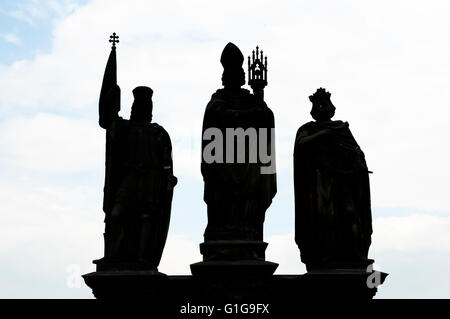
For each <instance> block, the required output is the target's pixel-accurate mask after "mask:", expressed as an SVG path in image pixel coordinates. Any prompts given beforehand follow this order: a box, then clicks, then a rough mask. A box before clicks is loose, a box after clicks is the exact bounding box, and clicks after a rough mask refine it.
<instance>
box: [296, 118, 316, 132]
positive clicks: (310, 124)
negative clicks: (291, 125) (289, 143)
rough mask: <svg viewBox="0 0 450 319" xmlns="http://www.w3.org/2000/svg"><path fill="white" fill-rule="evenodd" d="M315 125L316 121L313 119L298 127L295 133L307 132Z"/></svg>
mask: <svg viewBox="0 0 450 319" xmlns="http://www.w3.org/2000/svg"><path fill="white" fill-rule="evenodd" d="M315 127H316V122H314V121H310V122H307V123H305V124H303V125H302V126H300V127H299V128H298V130H297V135H299V134H300V133H305V132H309V131H311V130H313V129H314V128H315Z"/></svg>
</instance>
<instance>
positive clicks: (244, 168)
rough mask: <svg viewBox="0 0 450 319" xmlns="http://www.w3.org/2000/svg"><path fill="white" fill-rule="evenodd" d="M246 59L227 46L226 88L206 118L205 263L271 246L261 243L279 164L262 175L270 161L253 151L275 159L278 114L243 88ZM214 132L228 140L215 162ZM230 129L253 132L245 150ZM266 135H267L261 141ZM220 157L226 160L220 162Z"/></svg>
mask: <svg viewBox="0 0 450 319" xmlns="http://www.w3.org/2000/svg"><path fill="white" fill-rule="evenodd" d="M243 61H244V57H243V55H242V53H241V51H240V50H239V49H238V48H237V47H236V46H235V45H234V44H232V43H228V44H227V45H226V47H225V48H224V50H223V52H222V55H221V59H220V62H221V63H222V65H223V68H224V70H223V75H222V83H223V86H224V88H222V89H219V90H217V91H216V92H215V93H214V94H213V95H212V97H211V101H210V102H209V103H208V105H207V106H206V110H205V114H204V119H203V130H202V136H203V140H202V151H203V155H204V156H203V157H202V164H201V172H202V175H203V179H204V183H205V184H204V201H205V202H206V204H207V210H208V225H207V227H206V230H205V233H204V238H205V242H204V244H202V245H201V252H202V254H203V260H204V261H209V260H243V259H259V260H264V258H265V257H264V251H265V248H266V246H267V244H266V243H263V242H262V240H263V223H264V218H265V212H266V210H267V208H268V207H269V205H270V204H271V202H272V198H273V197H274V196H275V193H276V174H275V169H274V164H275V163H274V162H273V163H269V164H270V165H273V171H270V172H269V173H267V174H264V173H261V171H262V170H261V169H262V168H264V167H266V166H267V165H268V163H267V162H263V161H261V160H260V159H257V160H255V157H252V156H253V155H254V153H253V155H252V152H256V145H258V149H259V151H260V152H262V151H264V152H265V153H266V154H269V155H272V157H274V151H273V147H272V146H273V143H274V141H272V136H271V132H272V131H273V129H274V116H273V113H272V111H271V110H270V109H269V108H268V106H267V105H266V103H265V102H264V100H263V96H262V94H259V95H254V94H252V93H250V92H249V91H248V90H246V89H242V88H241V87H242V86H243V85H244V84H245V73H244V70H243V69H242V64H243ZM258 61H259V60H258ZM261 91H262V87H261ZM260 93H261V92H260ZM211 129H214V130H216V132H217V133H220V134H218V136H216V138H219V137H220V138H221V139H222V138H223V140H222V142H223V143H220V144H221V145H220V146H219V145H218V147H219V148H220V147H221V146H223V147H222V148H221V149H216V150H215V151H216V153H215V154H214V156H215V158H216V159H217V160H216V161H210V160H208V159H207V158H206V157H205V153H206V151H207V149H208V147H209V146H208V144H209V143H211V142H210V141H209V140H208V139H207V138H205V136H206V135H207V133H208V131H209V130H211ZM230 130H232V132H234V133H236V135H238V134H239V130H241V131H240V132H241V133H242V134H243V135H242V136H244V135H245V134H246V133H249V134H248V136H245V137H244V139H243V140H242V141H243V144H245V148H238V146H239V145H238V144H239V143H235V140H236V138H238V137H237V136H236V135H230V134H229V132H230ZM263 130H264V131H263ZM227 132H228V133H227ZM251 132H254V134H253V135H252V134H250V133H251ZM261 132H265V133H267V134H266V135H267V136H265V138H262V134H263V133H261ZM213 142H214V141H213ZM215 142H217V140H215ZM246 142H248V143H246ZM241 146H242V145H241ZM219 154H222V155H223V156H222V157H221V158H217V156H219V157H220V155H219ZM239 158H240V160H239ZM251 158H253V159H254V160H253V161H252V160H251ZM275 268H276V266H275ZM275 268H274V269H275ZM274 269H273V270H272V271H274Z"/></svg>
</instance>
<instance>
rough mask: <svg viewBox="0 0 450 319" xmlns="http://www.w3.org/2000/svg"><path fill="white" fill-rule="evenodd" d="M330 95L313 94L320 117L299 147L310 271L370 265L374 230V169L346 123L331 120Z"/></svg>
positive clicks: (303, 241) (299, 197)
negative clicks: (371, 173) (371, 170)
mask: <svg viewBox="0 0 450 319" xmlns="http://www.w3.org/2000/svg"><path fill="white" fill-rule="evenodd" d="M330 96H331V94H330V93H328V92H326V91H325V89H323V88H320V89H318V90H317V91H316V93H315V94H314V95H312V96H310V97H309V99H310V101H311V102H312V104H313V106H312V110H311V115H312V117H313V118H314V120H315V121H312V122H308V123H306V124H304V125H303V126H301V127H300V128H299V130H298V132H297V136H296V139H295V150H294V184H295V214H296V215H295V216H296V223H295V231H296V234H295V236H296V242H297V245H298V246H299V248H300V252H301V259H302V261H303V262H304V263H305V264H306V268H307V270H308V271H310V270H315V269H330V268H332V269H342V268H360V269H362V268H364V269H365V268H366V267H367V266H368V265H369V264H370V263H371V262H373V261H372V260H370V259H367V254H368V250H369V246H370V243H371V234H372V217H371V206H370V189H369V175H368V174H369V171H368V169H367V165H366V161H365V158H364V153H363V152H362V151H361V149H360V148H359V146H358V144H357V143H356V141H355V139H354V138H353V135H352V133H351V132H350V129H349V125H348V123H347V122H342V121H332V120H331V118H332V117H333V116H334V112H335V107H334V105H333V104H332V103H331V100H330Z"/></svg>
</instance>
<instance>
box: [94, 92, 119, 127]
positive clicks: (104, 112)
mask: <svg viewBox="0 0 450 319" xmlns="http://www.w3.org/2000/svg"><path fill="white" fill-rule="evenodd" d="M102 93H103V92H102ZM98 111H99V124H100V127H102V128H104V129H108V128H110V126H111V123H112V122H114V120H116V119H117V118H119V111H120V87H119V86H118V85H115V86H113V87H112V88H111V89H109V90H108V91H107V92H106V93H104V94H100V101H99V108H98Z"/></svg>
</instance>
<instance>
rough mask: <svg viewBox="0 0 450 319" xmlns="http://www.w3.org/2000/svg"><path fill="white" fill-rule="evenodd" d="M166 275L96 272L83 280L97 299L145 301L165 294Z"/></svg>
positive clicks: (129, 271)
mask: <svg viewBox="0 0 450 319" xmlns="http://www.w3.org/2000/svg"><path fill="white" fill-rule="evenodd" d="M167 278H168V277H167V275H166V274H163V273H161V272H159V271H157V270H141V271H132V270H120V271H96V272H92V273H89V274H86V275H83V279H84V281H85V283H86V285H88V286H89V287H90V288H91V289H92V293H93V294H94V296H95V298H97V299H143V298H144V299H145V298H158V297H160V296H162V295H164V294H165V289H166V288H167Z"/></svg>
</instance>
